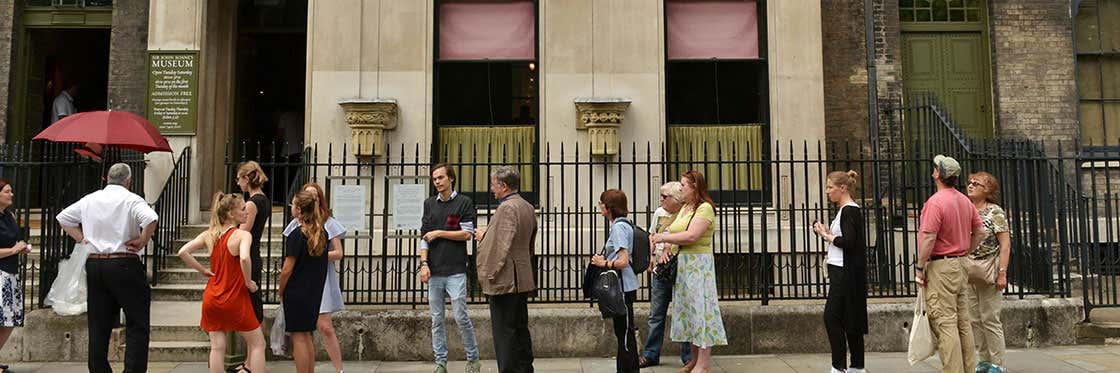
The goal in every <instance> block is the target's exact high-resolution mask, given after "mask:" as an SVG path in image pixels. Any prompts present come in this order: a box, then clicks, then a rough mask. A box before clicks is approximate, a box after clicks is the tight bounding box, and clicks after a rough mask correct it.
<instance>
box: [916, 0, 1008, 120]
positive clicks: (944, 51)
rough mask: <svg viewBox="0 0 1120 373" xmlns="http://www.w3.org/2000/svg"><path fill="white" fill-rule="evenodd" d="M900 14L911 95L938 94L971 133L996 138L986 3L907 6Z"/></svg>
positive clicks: (927, 1) (936, 0)
mask: <svg viewBox="0 0 1120 373" xmlns="http://www.w3.org/2000/svg"><path fill="white" fill-rule="evenodd" d="M899 13H900V14H899V16H900V18H901V21H902V81H903V87H904V90H905V92H906V93H907V95H909V94H911V93H918V92H928V93H933V94H934V95H936V96H937V98H938V99H939V100H940V101H941V104H942V105H944V107H946V108H947V109H948V110H949V114H950V116H951V117H952V118H953V120H954V122H955V123H956V124H957V125H958V126H960V127H961V129H963V130H964V131H965V133H967V134H969V135H971V136H975V137H980V138H989V137H992V136H994V135H995V125H994V119H993V115H992V113H993V110H992V79H991V63H990V56H991V50H990V47H989V43H988V24H987V4H986V2H985V1H982V0H967V1H965V0H955V1H947V0H901V1H900V6H899Z"/></svg>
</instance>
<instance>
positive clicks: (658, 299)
mask: <svg viewBox="0 0 1120 373" xmlns="http://www.w3.org/2000/svg"><path fill="white" fill-rule="evenodd" d="M672 301H673V283H671V282H664V281H661V280H658V279H657V278H656V277H651V278H650V300H649V338H647V339H646V347H645V350H643V351H642V356H645V358H646V360H651V361H655V362H660V361H661V343H662V342H663V341H664V340H665V313H666V312H667V311H668V310H669V302H672ZM691 355H692V346H689V344H688V343H681V363H686V364H687V363H688V361H689V360H690V358H691Z"/></svg>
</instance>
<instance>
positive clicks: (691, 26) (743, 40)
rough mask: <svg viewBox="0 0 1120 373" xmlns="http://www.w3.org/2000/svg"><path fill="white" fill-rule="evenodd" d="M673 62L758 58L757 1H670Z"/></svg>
mask: <svg viewBox="0 0 1120 373" xmlns="http://www.w3.org/2000/svg"><path fill="white" fill-rule="evenodd" d="M665 12H666V16H667V21H666V28H667V31H668V34H669V36H668V37H669V47H668V48H669V59H707V58H758V3H757V2H756V1H755V0H722V1H700V0H669V2H668V4H666V9H665Z"/></svg>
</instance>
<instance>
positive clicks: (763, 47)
mask: <svg viewBox="0 0 1120 373" xmlns="http://www.w3.org/2000/svg"><path fill="white" fill-rule="evenodd" d="M669 1H671V0H662V2H661V6H662V11H661V14H662V15H663V17H662V20H661V23H662V42H663V43H664V44H663V48H662V49H663V55H662V61H663V62H664V63H665V66H664V68H663V69H662V73H663V74H665V78H664V79H665V91H664V93H663V95H662V99H664V100H665V113H664V115H665V126H664V128H662V131H663V132H662V138H663V139H665V146H664V148H663V149H662V150H663V151H664V152H666V154H665V155H664V157H665V159H666V160H667V161H668V162H667V164H666V165H665V166H664V168H665V170H663V173H664V174H665V175H666V176H665V177H666V181H668V180H670V179H669V178H670V177H673V178H674V179H673V180H675V177H676V175H669V171H670V170H676V169H679V168H681V167H683V166H682V165H686V164H689V163H693V161H689V162H684V161H678V160H676V159H674V157H675V156H674V154H670V153H669V152H670V149H669V144H670V143H671V142H672V140H671V139H670V137H669V136H670V129H671V127H698V126H704V124H673V123H670V121H669V113H668V110H669V109H668V106H669V98H670V95H671V93H670V92H671V91H672V85H671V84H670V82H671V79H670V77H669V66H670V64H672V63H674V62H685V63H695V62H704V61H711V62H713V63H719V62H723V61H727V62H761V63H762V65H763V69H762V71H763V74H762V75H763V80H762V82H761V93H762V96H763V99H762V101H763V104H762V105H760V110H761V113H760V114H761V115H760V123H759V126H760V127H761V129H760V130H761V131H762V158H761V162H762V188H761V189H757V190H751V189H748V190H738V189H733V190H722V189H713V188H711V187H709V189H711V190H710V191H709V192H710V193H711V195H712V198H713V199H715V200H716V202H718V203H720V204H721V205H723V204H727V205H732V204H733V205H736V206H747V205H760V204H761V205H768V204H770V203H771V200H772V194H773V186H772V183H771V182H770V180H771V179H772V177H771V165H770V162H768V160H769V159H770V151H771V144H770V132H771V131H770V129H771V126H770V125H771V120H772V118H771V116H770V115H771V113H770V103H771V97H770V59H769V57H770V53H769V52H770V48H769V33H768V31H767V25H768V21H769V20H768V19H767V14H766V10H767V6H768V4H767V0H756V1H755V6H756V10H755V13H756V16H757V17H758V19H757V22H756V27H758V58H722V59H721V58H703V59H695V58H691V59H686V58H682V59H670V58H669V27H668V22H669ZM714 89H715V90H716V91H717V93H718V91H719V86H718V85H716V86H714ZM718 117H719V114H718V113H717V118H718ZM707 125H721V126H728V125H753V124H752V123H709V124H707ZM695 162H703V161H695ZM669 163H671V164H672V165H670V164H669ZM746 167H747V168H748V169H749V168H750V167H751V166H749V165H748V166H746ZM708 183H709V186H711V185H713V179H712V178H711V177H709V178H708Z"/></svg>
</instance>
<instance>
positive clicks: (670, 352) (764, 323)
mask: <svg viewBox="0 0 1120 373" xmlns="http://www.w3.org/2000/svg"><path fill="white" fill-rule="evenodd" d="M911 302H912V300H908V299H901V300H899V302H897V303H873V304H870V305H868V313H869V315H868V321H869V324H870V327H871V333H870V334H869V335H868V336H867V337H866V341H867V350H868V351H906V347H907V341H908V335H909V333H908V331H907V330H908V328H909V325H910V322H911V320H912V318H913V308H912V307H913V305H912V303H911ZM196 304H197V303H196ZM1082 304H1083V303H1082V301H1081V299H1078V298H1070V299H1041V298H1039V299H1026V300H1010V299H1009V300H1005V301H1004V305H1003V313H1002V318H1003V323H1004V331H1005V333H1006V339H1007V346H1008V347H1013V348H1023V347H1031V348H1035V347H1042V346H1053V345H1070V344H1074V343H1076V334H1075V329H1076V325H1077V324H1078V323H1080V322H1081V320H1082V318H1083V317H1084V314H1083V312H1084V311H1083V308H1082ZM647 306H648V305H647V304H639V305H637V306H636V307H635V312H634V319H635V320H639V321H638V322H637V324H638V339H639V340H644V338H645V336H646V335H647V330H646V325H647V324H646V322H645V320H646V316H647V312H648V311H649V309H648V308H647ZM720 308H721V310H722V312H723V320H724V327H725V329H726V330H727V337H728V345H727V346H725V347H724V346H721V347H719V348H716V349H715V350H714V352H715V353H716V354H721V355H745V354H771V353H826V352H828V351H829V346H828V338H827V337H826V336H825V331H824V324H823V323H822V322H821V315H822V313H823V312H824V305H823V304H816V305H771V306H759V305H751V304H744V303H731V302H724V303H723V304H721V307H720ZM266 313H267V314H268V315H267V317H269V318H271V317H272V315H273V314H274V311H271V310H270V311H267V312H266ZM468 313H469V315H470V318H471V320H472V321H473V323H474V327H475V331H476V334H477V336H478V346H479V352H480V353H481V355H482V358H483V359H493V358H494V344H493V343H494V341H493V334H492V332H491V325H490V318H489V316H490V313H489V312H488V311H487V309H486V308H485V307H484V306H482V307H479V306H472V307H471V309H470V311H469V312H468ZM271 324H272V322H271V321H268V322H266V325H271ZM445 325H447V332H448V333H447V334H448V335H447V342H448V349H449V351H450V354H449V356H448V358H450V359H452V360H464V359H465V356H463V347H462V342H461V339H460V338H459V336H458V328H456V327H455V326H454V325H455V321H454V320H452V319H451V317H450V313H449V314H448V319H447V320H446V324H445ZM85 326H86V325H85V318H84V317H82V316H71V317H64V316H57V315H55V314H54V313H53V312H51V311H50V310H37V311H34V312H31V313H30V314H29V315H28V318H27V326H26V327H24V328H20V329H17V330H16V335H13V337H12V340H11V341H9V343H8V345H9V346H12V347H11V350H9V348H8V347H7V346H5V350H7V351H20V352H21V353H20V354H19V355H20V357H22V359H23V360H24V361H84V360H85V357H86V343H87V342H86V341H87V339H86V338H87V337H86V328H85ZM334 326H335V329H336V332H337V333H338V339H339V340H340V341H342V355H343V359H345V360H386V361H395V360H428V359H430V358H431V337H430V336H431V332H430V330H431V316H430V315H429V313H428V310H427V309H425V308H423V307H421V308H419V309H415V310H384V309H360V308H358V307H350V308H348V309H347V310H344V311H341V312H339V313H336V314H334ZM529 327H530V333H531V334H532V336H533V342H534V343H533V352H534V355H535V356H536V357H539V358H549V357H572V356H614V353H615V348H616V346H615V339H614V331H613V328H612V326H611V321H609V320H603V319H602V318H601V317H600V315H599V311H598V310H596V309H593V308H587V307H586V306H554V308H537V307H531V308H530V309H529ZM791 330H797V331H798V333H797V335H796V336H794V335H791V334H790V331H791ZM118 334H119V333H114V335H115V338H119V335H118ZM317 338H318V335H317ZM666 339H668V333H666ZM30 346H34V348H30ZM318 353H319V355H320V356H319V359H322V360H325V359H327V356H326V352H325V351H323V350H322V349H320V350H319V352H318ZM677 353H678V350H677V345H676V344H674V343H666V344H665V351H664V352H663V353H662V354H663V355H664V356H674V355H676V354H677ZM110 356H111V357H113V358H116V359H119V357H120V356H121V354H120V351H119V349H112V350H111V354H110ZM202 356H205V355H202ZM203 359H204V358H203ZM274 359H277V358H276V357H274V356H269V360H274ZM200 361H201V359H200Z"/></svg>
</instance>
